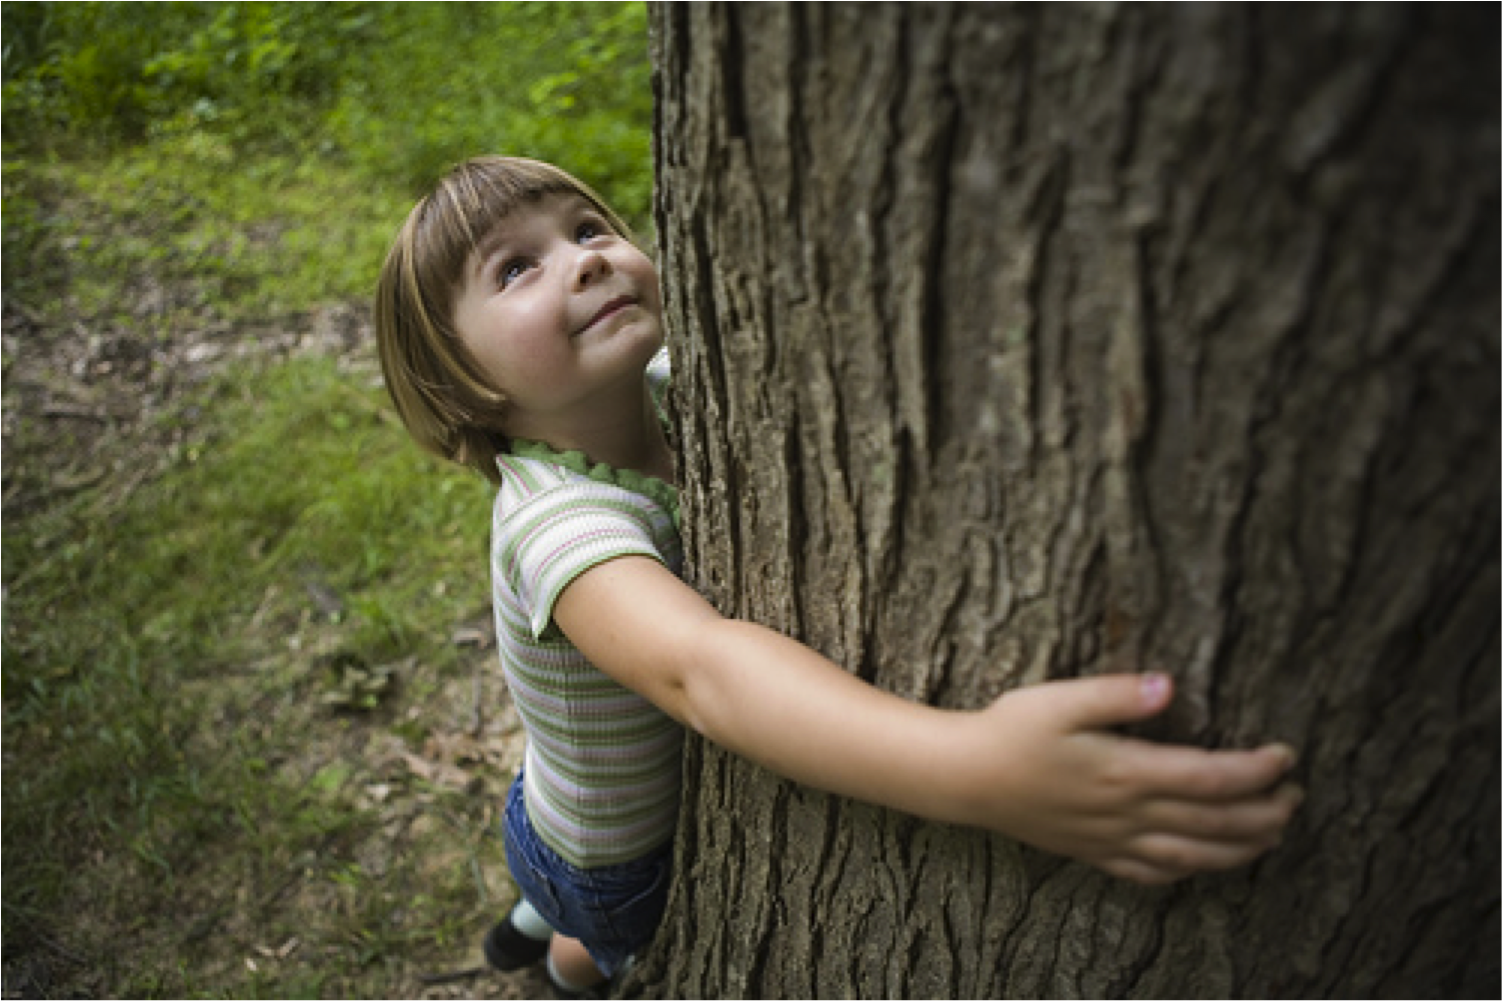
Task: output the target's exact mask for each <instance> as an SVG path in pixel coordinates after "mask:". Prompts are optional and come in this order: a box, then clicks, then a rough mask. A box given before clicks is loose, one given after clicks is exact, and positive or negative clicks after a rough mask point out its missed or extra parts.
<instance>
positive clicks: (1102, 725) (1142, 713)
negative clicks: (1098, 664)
mask: <svg viewBox="0 0 1503 1001" xmlns="http://www.w3.org/2000/svg"><path fill="white" fill-rule="evenodd" d="M1025 691H1026V689H1025ZM1033 691H1035V692H1038V693H1041V694H1042V693H1044V692H1046V691H1047V693H1048V696H1049V697H1051V698H1057V699H1060V700H1061V702H1060V705H1059V707H1058V708H1059V712H1060V718H1061V719H1063V720H1065V721H1066V723H1067V725H1069V726H1070V728H1071V729H1076V730H1099V729H1106V728H1109V727H1114V726H1123V725H1126V724H1128V723H1141V722H1142V721H1143V720H1146V719H1148V718H1150V717H1152V716H1155V715H1157V714H1158V713H1160V712H1162V711H1163V710H1164V709H1165V708H1166V707H1167V706H1168V705H1169V703H1170V701H1172V700H1173V698H1174V681H1173V679H1171V678H1170V677H1169V676H1168V675H1167V674H1107V675H1102V676H1100V677H1096V678H1075V679H1071V680H1069V681H1053V682H1049V683H1048V684H1046V685H1040V686H1039V687H1038V688H1036V689H1033Z"/></svg>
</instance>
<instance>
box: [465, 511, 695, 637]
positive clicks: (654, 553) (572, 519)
mask: <svg viewBox="0 0 1503 1001" xmlns="http://www.w3.org/2000/svg"><path fill="white" fill-rule="evenodd" d="M669 518H670V515H669V514H668V513H667V512H665V511H662V510H661V509H660V508H659V507H658V505H656V504H654V503H652V502H651V501H648V500H645V499H644V498H641V497H639V496H637V495H635V494H633V493H631V492H629V491H626V490H622V489H620V488H619V487H613V486H609V485H605V484H600V483H593V482H582V481H576V482H568V483H564V484H561V485H559V486H555V487H553V488H551V489H549V490H546V491H544V492H542V493H539V494H536V495H534V496H532V497H531V498H529V499H528V501H527V503H525V504H523V505H521V506H519V507H517V508H515V509H513V510H512V511H509V512H508V513H507V514H506V516H505V517H503V518H500V519H498V521H497V523H496V526H495V528H496V532H497V538H496V540H495V541H496V543H497V544H496V546H495V548H494V550H493V551H494V553H495V557H494V558H495V560H496V566H495V568H494V569H495V572H496V575H497V577H498V583H499V582H504V584H505V586H506V587H507V588H508V589H509V590H510V591H511V592H512V593H513V594H514V595H515V596H516V598H517V599H518V601H519V602H520V603H521V605H522V607H523V608H524V609H525V610H526V615H527V620H528V627H529V628H530V630H531V632H532V636H533V638H534V639H539V638H541V637H542V636H543V633H544V632H545V631H546V630H547V629H548V626H549V624H550V623H551V622H552V619H553V607H554V605H555V603H556V602H557V601H558V596H559V595H560V594H562V593H563V590H564V588H566V587H568V586H569V584H571V583H572V582H573V581H574V579H575V578H576V577H578V576H579V575H580V574H582V573H584V572H585V571H586V570H589V569H591V568H592V567H596V566H599V565H600V564H601V563H604V562H606V561H608V560H613V559H617V558H619V557H621V556H648V557H651V558H653V559H655V560H657V561H658V562H659V563H663V564H664V565H665V566H666V565H667V561H666V560H665V559H664V556H663V554H662V553H661V552H659V550H658V547H657V546H656V545H655V544H654V536H655V529H656V528H660V526H657V525H655V521H658V520H662V519H669Z"/></svg>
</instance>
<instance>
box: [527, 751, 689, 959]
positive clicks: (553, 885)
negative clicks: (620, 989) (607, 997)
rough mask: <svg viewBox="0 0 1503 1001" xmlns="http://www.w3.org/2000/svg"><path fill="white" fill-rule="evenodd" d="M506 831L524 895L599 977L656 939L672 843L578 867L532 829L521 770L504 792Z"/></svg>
mask: <svg viewBox="0 0 1503 1001" xmlns="http://www.w3.org/2000/svg"><path fill="white" fill-rule="evenodd" d="M501 828H502V835H503V838H504V840H505V842H506V864H507V865H508V866H509V867H510V868H511V878H512V879H513V880H514V881H515V882H516V884H517V888H518V889H520V890H521V891H522V896H523V897H525V898H526V899H527V902H528V903H530V904H531V905H532V906H533V907H535V908H537V911H538V913H539V914H541V915H542V916H543V920H545V921H547V922H548V924H549V925H551V926H552V927H553V930H554V931H557V932H560V933H561V934H564V935H567V936H568V937H570V938H577V939H579V940H580V941H581V942H582V943H584V947H585V948H586V949H588V950H589V953H590V958H591V959H593V960H594V961H595V965H596V966H598V967H600V972H602V973H604V974H605V975H606V976H613V975H614V974H615V973H616V972H617V971H618V970H620V969H621V968H622V967H623V966H624V965H625V963H626V961H627V960H628V959H630V958H631V957H632V955H633V954H634V953H637V952H640V951H641V950H642V949H643V948H644V947H645V946H646V945H647V944H648V943H649V942H651V941H652V936H653V934H654V933H655V932H656V931H657V928H658V922H659V921H661V920H662V918H663V910H664V909H665V908H666V907H667V905H668V882H669V878H670V877H671V876H672V874H673V845H672V844H668V845H665V846H663V848H662V849H661V850H659V851H655V852H653V853H652V854H650V855H645V856H643V857H642V858H639V859H632V860H631V861H630V862H623V863H621V864H620V865H608V866H601V867H599V868H596V869H581V868H579V867H577V866H575V865H572V864H570V863H569V862H567V861H566V860H565V859H564V858H563V857H562V856H560V855H559V854H558V853H557V852H555V851H554V850H553V849H552V848H550V847H548V845H547V844H545V843H544V842H543V839H542V838H540V837H538V833H537V831H536V830H534V829H533V826H532V821H531V820H529V819H528V817H527V807H526V805H525V803H524V802H523V796H522V773H521V772H520V771H519V772H518V773H517V778H516V781H515V782H513V783H512V785H511V791H510V792H508V793H507V795H506V810H505V813H504V814H503V815H502V819H501Z"/></svg>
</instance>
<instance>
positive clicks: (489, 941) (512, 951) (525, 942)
mask: <svg viewBox="0 0 1503 1001" xmlns="http://www.w3.org/2000/svg"><path fill="white" fill-rule="evenodd" d="M484 949H485V960H486V962H488V963H490V964H491V965H492V966H494V967H495V968H496V969H498V970H501V971H502V972H506V973H509V972H511V971H512V970H520V969H521V968H522V967H524V966H531V965H532V964H533V963H536V962H538V961H540V960H541V959H542V958H543V957H544V956H546V955H547V954H548V940H547V939H546V938H545V939H536V938H530V937H528V936H526V935H524V934H522V932H521V930H520V929H519V928H517V926H516V925H515V924H513V923H512V920H511V915H510V914H508V915H506V917H504V918H502V919H501V920H500V921H498V922H496V926H495V927H494V928H492V929H491V930H490V932H489V933H488V934H487V935H486V936H485V944H484Z"/></svg>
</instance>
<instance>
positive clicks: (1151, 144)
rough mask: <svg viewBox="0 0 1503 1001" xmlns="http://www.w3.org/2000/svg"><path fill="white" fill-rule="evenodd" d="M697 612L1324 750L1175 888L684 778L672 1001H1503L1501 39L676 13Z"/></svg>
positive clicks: (1158, 22) (1169, 12)
mask: <svg viewBox="0 0 1503 1001" xmlns="http://www.w3.org/2000/svg"><path fill="white" fill-rule="evenodd" d="M653 21H654V24H653V28H654V55H655V60H656V82H657V89H658V101H659V111H658V115H659V119H658V123H657V155H658V191H659V194H658V202H657V223H658V231H659V242H660V247H661V263H662V268H663V276H664V284H665V290H666V295H667V301H668V311H669V325H670V328H671V330H672V350H673V355H674V362H675V365H676V375H677V380H678V388H677V390H676V392H677V403H676V408H677V412H678V417H679V421H680V432H681V441H680V450H681V456H680V459H681V463H682V465H681V469H682V478H683V481H684V484H683V503H684V513H685V525H686V528H685V535H686V542H687V544H688V549H689V552H690V563H691V570H690V573H691V579H692V582H693V583H694V584H695V585H696V586H697V587H698V588H700V589H701V590H702V591H703V592H704V593H705V594H706V595H708V596H709V597H710V598H711V599H712V600H713V601H714V602H715V604H716V605H717V606H718V607H719V608H721V609H722V610H723V611H724V612H725V613H726V614H728V615H735V616H741V617H746V618H750V619H754V620H757V621H760V622H763V623H765V624H767V625H770V626H772V627H774V628H777V629H780V630H783V631H785V632H787V633H789V634H790V635H792V636H794V637H796V638H799V639H801V640H803V641H804V642H806V643H808V644H810V645H811V646H813V647H814V648H816V649H818V650H820V651H822V652H824V653H825V654H827V655H829V656H830V657H832V658H833V659H834V660H836V661H837V662H839V663H841V664H843V665H845V666H846V667H847V668H848V669H849V670H851V671H853V672H855V673H857V674H859V675H860V676H862V677H864V678H866V679H868V680H870V681H871V682H872V683H874V684H876V685H879V686H881V687H883V688H886V689H889V690H891V691H894V692H898V693H900V694H902V695H903V696H905V697H907V698H910V699H914V700H920V701H924V702H929V703H933V704H936V705H941V706H956V707H974V706H979V705H982V704H984V703H985V702H987V701H988V700H990V699H992V698H993V697H994V696H996V695H997V694H998V693H1000V692H1002V691H1004V690H1005V689H1009V688H1012V687H1015V686H1018V685H1021V684H1025V683H1032V682H1038V681H1042V680H1044V679H1047V678H1060V677H1067V676H1072V675H1079V674H1092V673H1098V672H1103V671H1108V670H1117V669H1134V668H1144V667H1157V668H1164V669H1167V670H1169V671H1170V672H1172V673H1173V674H1174V675H1175V676H1176V678H1177V681H1178V685H1179V690H1180V692H1181V698H1180V700H1179V701H1178V703H1177V707H1176V709H1175V711H1174V712H1173V713H1172V714H1171V715H1170V716H1169V718H1167V719H1166V720H1164V721H1162V723H1160V724H1159V725H1156V726H1155V727H1154V728H1153V731H1152V732H1153V735H1154V736H1156V737H1158V738H1160V739H1172V740H1176V741H1184V742H1193V743H1198V744H1203V745H1206V746H1218V747H1221V746H1239V745H1250V744H1253V743H1255V742H1261V741H1264V740H1269V739H1279V740H1284V741H1288V742H1290V743H1291V744H1292V745H1294V746H1296V747H1297V748H1299V749H1300V750H1301V755H1302V764H1301V768H1300V778H1301V780H1302V781H1303V782H1304V783H1305V784H1306V786H1307V789H1308V792H1309V799H1308V800H1307V802H1306V804H1305V805H1304V807H1303V808H1302V810H1301V813H1300V815H1299V817H1298V819H1297V820H1296V823H1295V825H1294V826H1293V828H1292V830H1291V832H1290V835H1289V837H1288V839H1287V841H1286V843H1285V845H1284V846H1283V847H1282V848H1280V849H1279V850H1277V851H1276V852H1274V853H1273V854H1271V855H1269V856H1268V857H1267V858H1266V859H1265V860H1263V861H1262V862H1260V863H1258V864H1256V865H1254V866H1253V867H1250V868H1248V869H1244V870H1241V871H1238V872H1235V873H1232V874H1227V875H1219V876H1210V877H1200V878H1196V879H1194V880H1191V881H1188V882H1186V883H1183V884H1179V885H1176V886H1174V887H1172V888H1166V889H1145V888H1141V887H1137V886H1134V885H1130V884H1126V883H1123V882H1118V881H1114V880H1112V879H1110V878H1108V877H1105V876H1103V875H1101V874H1099V873H1097V872H1095V871H1094V870H1090V869H1087V868H1085V867H1083V866H1080V865H1077V864H1073V863H1067V862H1065V861H1063V860H1061V859H1058V858H1054V857H1051V856H1047V855H1045V854H1043V853H1039V852H1035V851H1032V850H1029V849H1025V848H1022V847H1020V846H1018V845H1016V844H1014V843H1012V842H1010V841H1009V840H1007V839H1005V838H1002V837H994V836H989V835H986V834H982V833H978V832H976V831H970V830H961V829H952V828H947V827H943V826H939V825H931V824H926V823H922V822H919V821H917V820H915V819H913V818H910V817H906V816H902V815H898V814H895V813H890V812H885V811H882V810H878V809H875V808H871V807H868V806H865V805H862V804H858V803H853V802H849V801H843V800H839V799H836V798H833V797H829V796H825V795H821V794H816V793H814V792H811V791H809V790H807V789H804V788H800V787H797V786H794V785H791V784H788V783H786V782H783V781H782V780H780V779H778V778H776V777H775V776H772V775H770V774H768V773H765V772H763V771H760V770H759V769H757V768H755V767H753V766H751V765H749V764H747V763H745V762H743V761H741V760H739V759H736V758H734V757H732V756H729V755H727V754H725V753H723V752H721V751H719V750H718V749H716V748H714V747H710V746H706V745H704V744H701V743H699V742H691V745H690V749H689V751H688V755H687V760H686V769H687V771H686V794H685V804H684V805H685V809H684V814H683V820H682V822H681V826H680V830H679V838H678V852H679V871H678V878H677V881H676V883H675V889H674V895H673V899H672V903H671V905H670V912H669V915H668V918H667V919H666V920H665V923H664V926H663V929H662V932H661V933H660V935H659V939H658V942H657V944H656V946H655V947H654V949H653V950H652V953H651V954H650V955H649V956H648V957H647V959H646V960H645V961H644V963H643V964H642V965H641V966H640V967H639V970H638V973H637V975H636V977H635V983H633V984H631V985H629V986H628V990H631V991H635V992H638V993H641V994H644V995H649V996H656V995H664V996H674V997H739V996H753V997H780V996H786V997H840V996H862V997H917V998H927V997H1001V996H1010V997H1082V996H1083V997H1154V998H1163V997H1179V996H1206V997H1213V996H1224V997H1255V998H1269V997H1327V996H1365V997H1380V996H1386V997H1402V998H1410V997H1440V996H1449V997H1485V996H1491V995H1492V994H1494V993H1496V992H1497V991H1498V952H1497V942H1498V939H1499V928H1498V886H1499V868H1498V837H1499V826H1498V790H1499V770H1498V747H1499V729H1498V719H1499V717H1498V674H1499V671H1498V665H1499V657H1498V654H1499V647H1498V621H1499V612H1498V609H1499V588H1498V545H1499V538H1498V524H1499V521H1498V512H1499V492H1498V484H1499V438H1498V414H1499V402H1500V401H1499V393H1498V385H1499V384H1498V371H1499V351H1498V331H1499V322H1500V316H1499V309H1498V275H1499V270H1500V269H1499V264H1500V261H1499V253H1498V238H1499V233H1498V218H1499V203H1498V186H1499V185H1498V179H1499V158H1498V124H1499V115H1498V111H1499V108H1498V50H1497V45H1498V42H1497V39H1498V36H1499V32H1498V9H1497V7H1496V6H1494V5H1491V4H1487V5H1481V4H1478V5H1459V6H1456V7H1450V6H1445V5H1433V6H1416V7H1409V6H1405V5H1383V4H1379V5H1332V6H1321V5H1311V4H1302V5H1299V6H1297V7H1296V6H1290V7H1280V6H1264V5H1251V6H1242V5H1219V4H1218V5H1192V4H1172V5H1123V6H1118V5H1104V6H1098V5H1076V4H1042V5H1016V6H1012V5H1007V6H1001V7H993V6H989V5H981V4H964V5H955V6H951V5H943V4H915V5H906V4H879V5H870V6H866V5H848V4H802V5H798V6H792V5H788V6H785V5H781V4H748V5H744V6H742V5H729V6H727V5H718V4H717V5H701V4H663V5H658V6H657V7H656V8H655V11H654V14H653Z"/></svg>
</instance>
